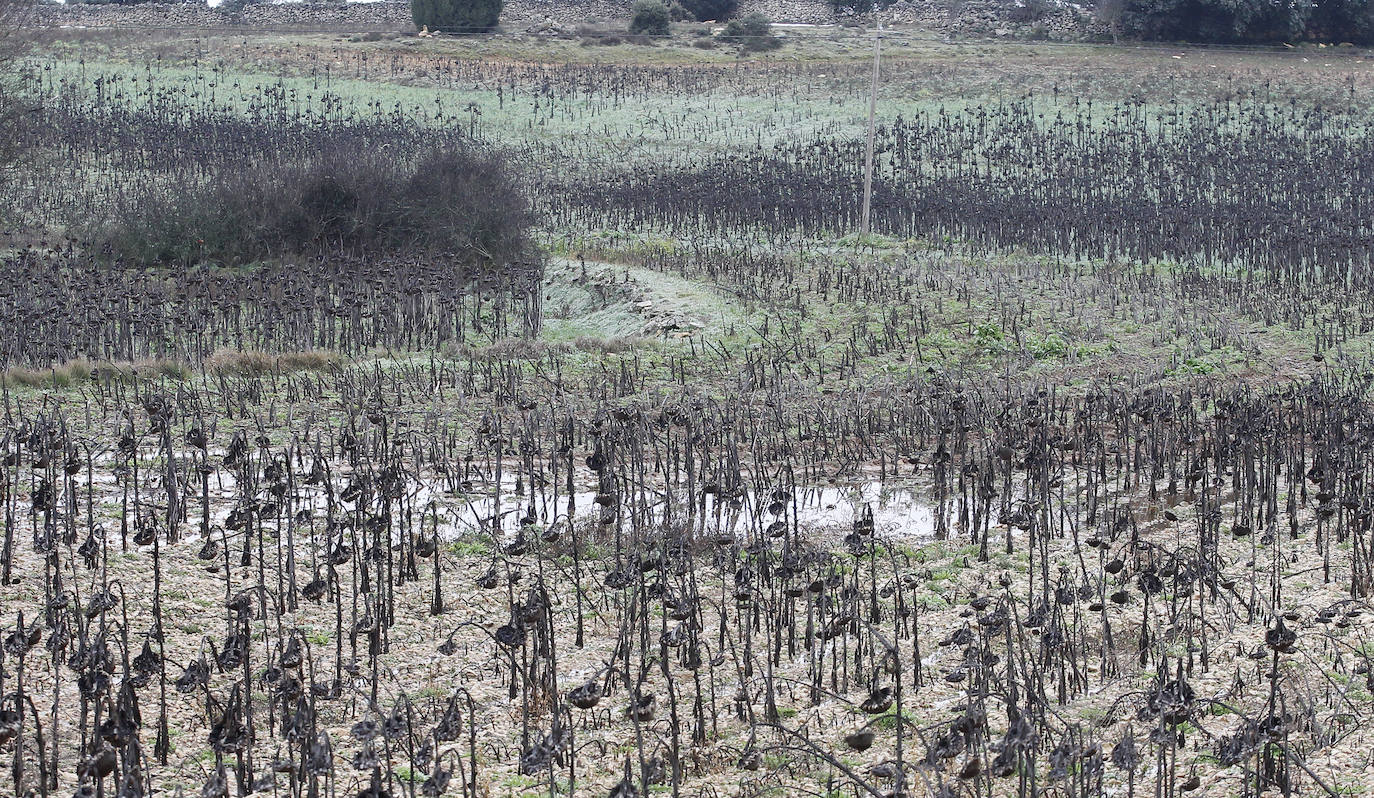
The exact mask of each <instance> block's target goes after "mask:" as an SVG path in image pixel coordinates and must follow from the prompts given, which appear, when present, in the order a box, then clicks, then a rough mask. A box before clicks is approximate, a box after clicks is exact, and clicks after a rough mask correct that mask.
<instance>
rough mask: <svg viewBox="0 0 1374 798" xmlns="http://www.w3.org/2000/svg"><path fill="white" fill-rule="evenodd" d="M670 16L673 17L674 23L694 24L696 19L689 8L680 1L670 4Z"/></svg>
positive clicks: (674, 0) (675, 0)
mask: <svg viewBox="0 0 1374 798" xmlns="http://www.w3.org/2000/svg"><path fill="white" fill-rule="evenodd" d="M668 16H670V17H672V19H673V21H674V22H692V21H694V20H695V19H696V17H695V16H693V15H692V12H690V11H688V10H687V6H684V5H683V4H682V3H680V2H678V0H673V2H671V3H669V4H668Z"/></svg>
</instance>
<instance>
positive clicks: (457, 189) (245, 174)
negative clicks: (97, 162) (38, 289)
mask: <svg viewBox="0 0 1374 798" xmlns="http://www.w3.org/2000/svg"><path fill="white" fill-rule="evenodd" d="M528 223H529V214H528V211H527V208H526V206H525V203H524V201H523V200H522V199H521V197H520V195H519V193H518V192H517V190H516V189H515V187H514V185H513V184H512V183H511V181H510V179H509V177H508V175H507V171H506V170H505V168H504V166H503V164H502V163H501V162H500V160H499V158H498V157H496V156H494V155H492V154H490V153H486V152H481V151H478V150H475V149H470V148H466V147H461V146H459V147H449V148H446V149H443V150H434V151H430V152H427V153H423V154H420V155H418V156H416V157H414V158H405V157H399V156H398V155H397V154H396V153H394V152H389V153H385V154H377V155H363V154H360V153H359V152H358V151H357V150H356V149H353V148H351V147H345V146H342V145H327V146H326V147H325V148H324V149H322V150H321V151H320V152H319V153H318V154H316V155H313V156H310V157H307V158H305V159H303V160H301V161H298V162H294V163H290V164H288V165H285V166H282V165H280V164H267V165H262V166H258V167H255V168H248V169H244V170H242V171H237V170H222V171H221V172H220V173H219V174H218V175H217V176H216V177H215V178H214V179H212V180H211V181H209V182H208V183H206V184H204V185H202V186H199V187H194V188H190V189H188V188H186V187H184V186H181V185H177V184H158V185H156V186H155V187H152V188H150V189H148V190H147V191H145V192H143V193H141V194H139V195H135V196H133V197H129V198H127V199H125V200H124V201H122V202H120V203H119V204H118V205H117V206H116V209H115V211H114V213H113V216H112V218H111V219H109V220H107V221H105V222H103V223H100V224H98V225H94V226H93V227H92V228H91V229H90V230H88V231H87V237H88V240H89V241H90V243H91V244H92V245H94V247H95V248H96V249H97V250H98V251H102V252H105V253H108V254H109V255H110V256H112V257H114V258H116V259H118V260H120V261H123V262H126V263H135V264H142V265H154V264H163V265H190V264H194V263H198V262H207V263H217V264H239V263H248V262H252V261H256V260H262V259H270V258H278V257H284V256H288V255H313V254H345V255H354V256H366V255H396V256H406V255H412V254H420V253H425V254H438V255H445V256H450V257H456V258H458V259H459V260H461V261H463V262H467V263H471V264H476V265H483V264H485V265H495V264H504V263H508V262H512V261H518V260H522V259H524V258H525V257H526V255H527V254H528V251H529V250H530V243H529V240H528V238H527V235H526V231H527V228H528Z"/></svg>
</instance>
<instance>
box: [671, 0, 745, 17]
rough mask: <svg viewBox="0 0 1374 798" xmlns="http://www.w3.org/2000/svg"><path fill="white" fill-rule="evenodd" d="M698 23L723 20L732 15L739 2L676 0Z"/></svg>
mask: <svg viewBox="0 0 1374 798" xmlns="http://www.w3.org/2000/svg"><path fill="white" fill-rule="evenodd" d="M678 2H680V3H682V7H683V8H686V9H687V11H688V12H689V13H691V15H692V16H693V17H694V18H695V19H696V20H697V21H698V22H705V21H707V20H712V19H713V20H716V21H720V20H725V19H729V18H730V17H731V16H733V15H734V13H735V9H736V8H738V7H739V0H678Z"/></svg>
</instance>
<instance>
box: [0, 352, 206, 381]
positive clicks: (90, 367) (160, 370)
mask: <svg viewBox="0 0 1374 798" xmlns="http://www.w3.org/2000/svg"><path fill="white" fill-rule="evenodd" d="M155 377H166V378H168V379H172V380H186V379H190V377H191V369H190V367H189V366H187V365H186V364H185V363H181V362H179V361H176V360H169V359H166V358H149V359H146V360H137V361H132V362H128V361H121V362H117V363H115V362H95V361H91V360H87V359H86V358H76V359H74V360H68V361H66V362H64V363H58V364H56V365H53V366H49V367H48V368H44V369H34V368H24V367H22V366H14V367H11V368H8V369H5V370H4V371H3V372H0V385H4V386H6V387H21V388H70V387H72V386H74V385H78V384H80V383H83V382H90V381H92V380H95V381H102V382H120V381H133V380H135V379H151V378H155Z"/></svg>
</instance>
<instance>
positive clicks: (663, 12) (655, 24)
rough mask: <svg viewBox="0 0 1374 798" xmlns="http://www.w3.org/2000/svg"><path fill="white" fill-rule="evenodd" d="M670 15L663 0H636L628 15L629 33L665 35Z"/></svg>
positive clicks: (670, 20)
mask: <svg viewBox="0 0 1374 798" xmlns="http://www.w3.org/2000/svg"><path fill="white" fill-rule="evenodd" d="M671 23H672V17H671V16H670V14H669V12H668V6H667V5H666V4H664V3H663V0H637V2H636V3H635V6H634V12H633V13H632V14H631V16H630V33H633V34H639V35H644V36H667V35H669V33H670V30H669V25H670V24H671Z"/></svg>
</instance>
